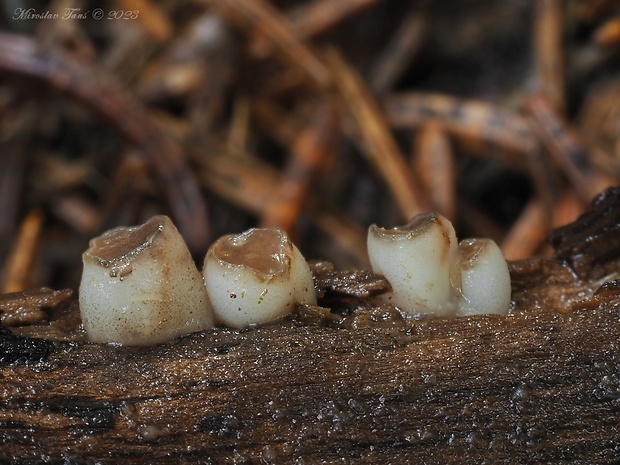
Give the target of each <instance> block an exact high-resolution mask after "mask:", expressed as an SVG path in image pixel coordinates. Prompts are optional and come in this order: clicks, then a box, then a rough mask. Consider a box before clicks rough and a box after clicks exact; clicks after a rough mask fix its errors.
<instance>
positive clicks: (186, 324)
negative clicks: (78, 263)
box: [79, 216, 213, 345]
mask: <svg viewBox="0 0 620 465" xmlns="http://www.w3.org/2000/svg"><path fill="white" fill-rule="evenodd" d="M82 261H83V263H84V271H83V274H82V281H81V283H80V296H79V303H80V313H81V315H82V322H83V324H84V328H85V329H86V334H87V337H88V339H89V340H90V341H92V342H106V343H109V342H111V343H119V344H124V345H151V344H157V343H161V342H165V341H167V340H170V339H172V338H174V337H176V336H179V335H182V334H188V333H192V332H196V331H200V330H203V329H205V328H208V327H211V326H213V310H212V308H211V307H210V304H209V301H208V298H207V292H206V290H205V287H204V284H203V281H202V276H201V274H200V271H198V269H197V268H196V266H195V264H194V262H193V260H192V257H191V255H190V252H189V250H188V249H187V246H186V245H185V242H184V241H183V238H182V237H181V235H180V234H179V232H178V231H177V229H176V227H175V226H174V224H173V223H172V221H171V220H170V218H168V217H167V216H154V217H153V218H151V219H150V220H149V221H147V222H146V223H144V224H143V225H141V226H135V227H119V228H116V229H112V230H110V231H108V232H106V233H104V234H102V235H101V236H99V237H97V238H95V239H93V240H91V241H90V244H89V248H88V250H86V252H84V254H83V255H82Z"/></svg>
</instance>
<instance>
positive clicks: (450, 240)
mask: <svg viewBox="0 0 620 465" xmlns="http://www.w3.org/2000/svg"><path fill="white" fill-rule="evenodd" d="M456 249H457V240H456V234H455V232H454V228H453V227H452V224H451V223H450V221H448V220H447V219H446V218H444V217H443V216H441V215H440V214H438V213H428V214H424V215H418V216H416V217H415V218H414V219H413V220H412V221H411V222H410V223H409V224H407V225H406V226H403V227H400V228H394V229H383V228H379V227H377V226H375V225H372V226H371V227H370V229H369V232H368V255H369V258H370V263H371V265H372V268H373V270H374V272H375V273H379V274H382V275H383V276H385V278H386V279H387V280H388V281H389V283H390V285H391V286H392V291H393V303H394V305H396V306H398V307H400V308H402V309H403V310H405V311H409V312H413V313H433V314H435V315H449V314H452V313H454V311H455V301H454V298H453V289H452V285H451V282H450V269H451V266H452V263H453V261H454V257H455V254H456Z"/></svg>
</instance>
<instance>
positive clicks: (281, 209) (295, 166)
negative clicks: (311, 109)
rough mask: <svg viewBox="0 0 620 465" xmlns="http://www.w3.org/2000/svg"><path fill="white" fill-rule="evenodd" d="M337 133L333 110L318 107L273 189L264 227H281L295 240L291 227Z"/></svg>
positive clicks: (263, 220) (262, 221) (265, 214)
mask: <svg viewBox="0 0 620 465" xmlns="http://www.w3.org/2000/svg"><path fill="white" fill-rule="evenodd" d="M337 129H338V125H337V115H336V112H335V108H333V107H332V106H329V105H326V106H321V107H320V108H319V109H318V111H317V114H316V116H315V117H314V118H313V120H312V121H311V123H310V125H309V126H308V127H307V128H306V129H304V130H303V131H302V132H301V134H299V136H298V137H297V139H296V141H295V143H294V145H293V147H292V150H291V154H290V156H289V159H288V160H287V163H286V166H285V168H284V173H283V175H282V182H281V184H280V186H279V187H277V188H275V190H276V192H275V194H274V196H273V201H272V202H271V203H270V204H269V205H268V206H267V207H266V209H265V211H264V214H263V217H262V220H261V225H262V226H263V227H280V228H282V229H284V230H285V231H286V232H287V233H289V235H291V236H293V237H294V227H295V224H296V223H297V219H298V216H299V213H300V212H301V210H302V206H303V204H304V202H305V200H306V197H307V196H308V190H309V188H310V182H311V181H312V179H313V178H314V176H315V174H316V173H317V171H318V170H319V169H320V167H321V165H322V164H323V161H324V160H325V159H326V157H327V156H329V155H330V154H331V153H332V149H333V144H334V140H335V136H336V134H337Z"/></svg>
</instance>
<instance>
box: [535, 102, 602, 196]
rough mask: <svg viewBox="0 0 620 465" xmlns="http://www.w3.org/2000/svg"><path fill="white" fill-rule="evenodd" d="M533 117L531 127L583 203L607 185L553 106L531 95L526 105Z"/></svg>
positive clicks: (577, 138) (578, 139)
mask: <svg viewBox="0 0 620 465" xmlns="http://www.w3.org/2000/svg"><path fill="white" fill-rule="evenodd" d="M525 108H526V111H527V112H528V113H529V114H530V115H532V117H533V123H534V124H533V128H534V130H535V131H536V133H537V134H538V136H539V137H540V139H541V141H542V143H543V144H544V146H545V148H546V149H547V152H548V153H549V155H551V157H552V158H553V160H554V161H555V162H556V163H557V164H558V166H559V167H560V168H561V169H562V170H563V171H564V173H565V174H566V176H567V177H568V179H569V180H570V181H571V183H572V185H573V187H574V188H575V190H576V191H577V193H578V194H579V196H580V197H581V199H582V201H583V202H585V203H588V202H590V201H591V200H592V199H593V198H594V196H595V195H596V194H597V193H598V192H600V191H601V190H603V189H604V188H605V187H608V186H609V185H611V179H606V177H605V176H603V175H601V174H599V173H598V172H597V171H596V169H595V168H594V167H593V166H592V163H591V162H590V159H589V156H588V153H587V151H586V150H585V147H584V146H583V143H582V142H581V140H580V138H579V136H578V135H577V133H576V132H575V131H574V130H573V129H572V128H570V127H569V126H568V124H567V123H566V122H565V121H564V120H563V118H561V117H560V115H559V114H558V112H557V110H556V109H555V108H554V106H553V104H552V103H551V102H550V101H549V100H548V99H547V98H545V97H543V96H534V97H532V98H530V99H529V100H528V101H527V103H526V106H525Z"/></svg>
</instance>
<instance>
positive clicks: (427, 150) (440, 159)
mask: <svg viewBox="0 0 620 465" xmlns="http://www.w3.org/2000/svg"><path fill="white" fill-rule="evenodd" d="M416 142H417V143H416V144H415V146H414V154H413V155H414V156H413V163H412V165H413V169H414V174H415V175H416V176H417V178H418V179H419V180H420V184H421V185H422V187H423V188H424V191H425V192H426V197H428V199H429V200H430V203H431V206H432V208H433V209H435V210H437V211H438V212H439V213H441V214H442V215H444V216H445V217H446V218H448V219H449V220H450V221H454V220H455V214H456V194H455V186H456V179H455V178H456V175H455V173H454V154H453V153H452V148H451V147H450V142H449V141H448V138H447V137H446V135H445V133H444V132H443V131H442V130H441V128H440V127H439V124H437V123H436V122H430V123H428V124H425V125H424V126H422V128H421V129H420V133H419V135H418V138H417V141H416Z"/></svg>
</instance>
